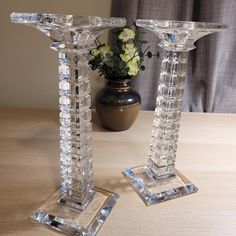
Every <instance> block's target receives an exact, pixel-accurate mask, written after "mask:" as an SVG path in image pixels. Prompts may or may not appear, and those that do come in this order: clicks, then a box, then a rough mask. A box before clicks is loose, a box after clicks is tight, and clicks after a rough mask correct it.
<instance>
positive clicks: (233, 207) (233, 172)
mask: <svg viewBox="0 0 236 236" xmlns="http://www.w3.org/2000/svg"><path fill="white" fill-rule="evenodd" d="M152 119H153V112H141V113H140V115H139V117H138V119H137V121H136V122H135V124H134V125H133V127H132V128H131V129H130V130H128V131H125V132H109V131H105V130H103V129H101V128H99V127H98V126H97V125H95V124H94V125H93V130H94V133H93V141H94V146H93V150H94V171H95V176H94V178H95V183H96V186H98V187H102V188H105V189H108V190H111V191H114V192H116V193H118V194H119V195H120V199H119V201H118V203H117V204H116V206H115V208H114V209H113V210H112V213H111V215H110V217H109V218H108V220H107V221H106V222H105V224H104V226H103V227H102V229H101V230H100V231H99V233H98V235H99V236H110V235H112V236H131V235H132V236H133V235H134V236H158V235H160V236H190V235H191V236H193V235H196V236H201V235H205V236H211V235H212V236H213V235H214V236H216V235H219V236H222V235H223V236H230V235H232V236H235V235H236V115H229V114H200V113H183V115H182V121H181V129H180V138H179V145H178V154H177V163H176V164H177V169H179V170H180V171H181V172H182V173H183V174H184V175H186V176H187V177H188V178H189V179H190V180H191V181H193V183H194V184H195V185H196V186H197V187H198V188H199V192H198V193H196V194H193V195H189V196H186V197H183V198H179V199H175V200H172V201H168V202H164V203H161V204H158V205H154V206H150V207H146V206H145V205H144V203H143V202H142V201H141V199H140V198H139V197H138V195H137V194H136V193H135V192H134V191H133V190H132V189H131V187H130V186H129V185H128V183H127V181H126V180H125V178H124V177H123V176H122V174H121V171H122V170H123V169H124V168H126V167H131V166H136V165H141V164H144V163H145V161H146V159H147V153H148V147H149V141H150V134H151V128H152ZM58 129H59V126H58V114H57V111H50V110H32V109H0V193H1V195H0V235H11V236H12V235H16V236H21V235H24V236H29V235H32V236H38V235H40V236H48V235H58V233H56V232H53V231H50V230H48V229H47V228H45V227H42V226H40V225H38V224H34V223H32V222H31V221H30V220H29V219H28V216H29V215H30V213H31V212H32V210H34V209H36V208H37V207H38V206H40V205H41V204H42V203H43V202H44V201H45V200H46V199H47V198H48V197H49V196H50V195H51V194H52V193H53V192H54V191H55V190H56V189H57V188H58V186H59V134H58Z"/></svg>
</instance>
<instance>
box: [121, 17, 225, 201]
mask: <svg viewBox="0 0 236 236" xmlns="http://www.w3.org/2000/svg"><path fill="white" fill-rule="evenodd" d="M136 24H137V26H140V27H143V28H146V29H148V30H151V31H153V32H154V33H155V34H156V35H157V36H158V37H159V38H160V40H161V42H160V44H159V45H160V47H162V49H163V57H162V65H161V73H160V79H159V86H158V96H157V100H156V109H155V116H154V121H153V128H152V135H151V144H150V151H149V158H148V161H147V163H146V165H143V166H138V167H133V168H128V169H126V170H125V171H124V172H123V174H124V175H125V176H126V177H127V179H128V180H129V182H130V183H131V185H132V186H133V188H134V189H135V191H136V192H137V193H138V194H139V196H140V197H141V198H142V200H143V201H144V202H145V203H146V205H152V204H156V203H160V202H163V201H167V200H170V199H173V198H177V197H181V196H184V195H187V194H191V193H195V192H196V191H197V190H198V189H197V188H196V187H195V185H194V184H192V183H191V182H190V181H189V180H188V179H187V178H185V177H184V176H183V175H182V174H181V173H179V172H178V171H177V170H176V169H175V159H176V150H177V141H178V132H179V124H180V116H181V105H182V98H183V93H184V80H185V77H186V70H187V58H188V52H189V51H190V50H192V49H194V48H195V46H194V42H195V41H196V40H198V39H199V38H201V37H203V36H205V35H207V34H210V33H214V32H218V31H222V30H224V29H226V28H227V26H226V25H223V24H217V23H202V22H187V21H159V20H137V21H136Z"/></svg>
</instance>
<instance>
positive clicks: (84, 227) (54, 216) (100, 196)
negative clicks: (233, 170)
mask: <svg viewBox="0 0 236 236" xmlns="http://www.w3.org/2000/svg"><path fill="white" fill-rule="evenodd" d="M11 20H12V21H13V22H14V23H22V24H26V25H29V26H33V27H34V28H36V29H38V30H40V31H41V32H43V33H44V34H46V35H47V36H49V37H50V38H51V39H52V41H53V43H52V45H51V47H52V48H53V49H55V50H57V51H58V55H59V96H60V97H59V106H60V160H61V172H60V175H61V187H60V189H59V191H57V192H56V193H55V194H54V195H53V196H52V197H51V198H50V199H49V200H48V201H47V202H46V203H45V204H44V205H43V206H41V207H40V208H39V209H38V210H37V211H36V212H34V213H33V214H32V219H33V220H35V221H37V222H39V223H42V224H45V225H47V226H50V227H52V228H53V229H55V230H59V231H62V232H64V233H68V234H73V235H95V234H96V233H97V231H98V230H99V229H100V227H101V226H102V224H103V223H104V221H105V220H106V218H107V217H108V215H109V213H110V211H111V209H112V208H113V206H114V204H115V203H116V201H117V198H118V196H117V195H116V194H115V193H112V192H109V191H106V190H102V189H98V188H95V187H94V186H93V169H92V125H91V110H90V104H91V99H90V82H89V76H88V73H89V67H88V59H89V58H88V56H89V51H90V50H91V49H92V48H94V47H95V45H94V40H95V39H96V38H97V37H98V36H99V35H100V34H101V33H102V32H103V31H104V30H105V29H110V28H114V27H122V26H124V25H125V23H126V20H125V19H123V18H109V17H107V18H105V17H104V18H101V17H93V16H86V17H83V16H72V15H58V14H37V13H12V14H11Z"/></svg>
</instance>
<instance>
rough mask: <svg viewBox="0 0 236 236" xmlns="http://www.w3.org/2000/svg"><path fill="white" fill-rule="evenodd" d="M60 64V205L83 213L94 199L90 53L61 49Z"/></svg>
mask: <svg viewBox="0 0 236 236" xmlns="http://www.w3.org/2000/svg"><path fill="white" fill-rule="evenodd" d="M59 64H60V65H59V80H60V81H59V93H60V98H59V106H60V137H61V140H60V149H61V193H62V196H63V199H61V202H62V203H66V204H68V205H72V206H73V202H74V203H76V204H77V205H78V204H79V205H80V206H81V209H82V210H83V209H85V207H86V206H87V205H88V204H89V203H90V201H91V199H92V196H93V172H92V126H91V110H90V105H91V98H90V82H89V77H88V52H86V51H85V50H83V51H80V50H76V49H73V50H72V49H60V50H59Z"/></svg>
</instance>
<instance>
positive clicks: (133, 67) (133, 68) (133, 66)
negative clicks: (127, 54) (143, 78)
mask: <svg viewBox="0 0 236 236" xmlns="http://www.w3.org/2000/svg"><path fill="white" fill-rule="evenodd" d="M127 66H128V68H129V72H128V74H129V75H131V76H136V75H137V74H138V72H139V67H138V64H137V61H136V60H130V61H129V62H128V63H127Z"/></svg>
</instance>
